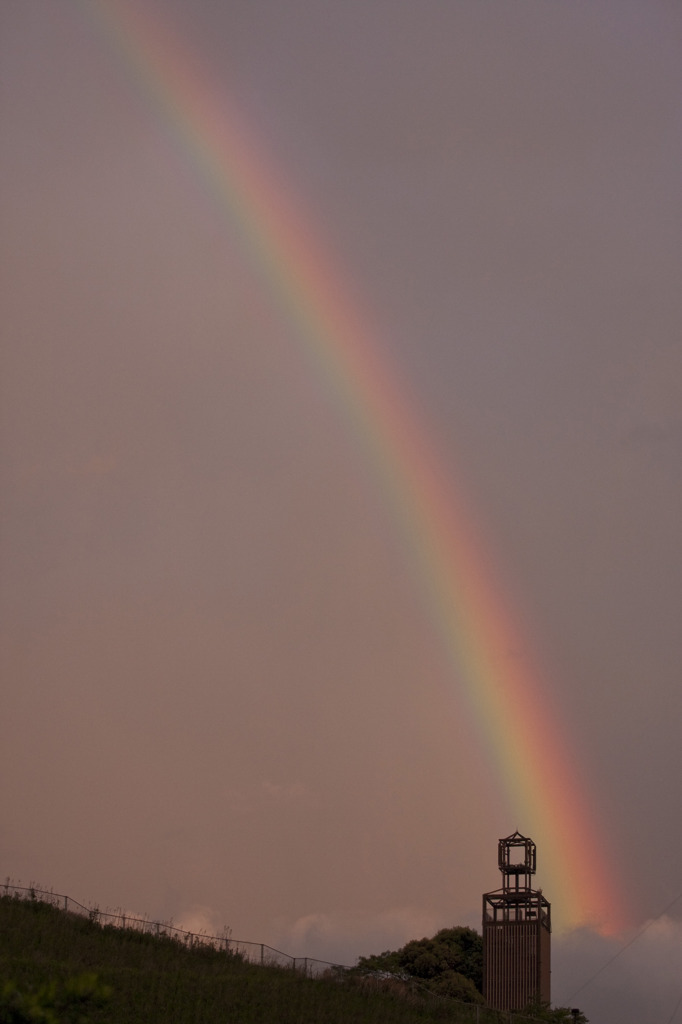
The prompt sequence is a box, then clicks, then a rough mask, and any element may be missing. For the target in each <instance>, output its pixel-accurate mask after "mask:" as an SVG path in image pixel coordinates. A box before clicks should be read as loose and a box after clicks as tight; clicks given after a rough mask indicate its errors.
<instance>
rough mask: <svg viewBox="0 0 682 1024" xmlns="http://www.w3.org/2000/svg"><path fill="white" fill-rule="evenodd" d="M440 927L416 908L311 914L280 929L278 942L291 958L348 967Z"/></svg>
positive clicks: (425, 912) (426, 913) (435, 920)
mask: <svg viewBox="0 0 682 1024" xmlns="http://www.w3.org/2000/svg"><path fill="white" fill-rule="evenodd" d="M441 926H442V925H441V924H440V923H439V922H438V920H437V918H436V916H435V915H434V914H432V913H429V912H428V911H424V910H422V909H419V908H416V907H395V908H393V909H390V910H387V911H384V912H382V913H377V914H371V913H367V914H363V913H357V912H355V913H354V912H348V913H337V914H328V913H321V912H318V913H311V914H306V915H305V916H303V917H299V918H298V919H297V920H296V921H294V922H293V924H290V925H284V924H281V925H280V929H279V937H278V940H277V941H278V942H280V943H281V944H282V946H281V948H282V949H283V950H284V951H285V952H287V953H290V954H291V955H292V956H310V957H315V958H316V959H318V960H329V961H331V962H333V963H343V964H347V965H352V964H354V963H355V961H356V960H357V958H358V957H359V956H368V955H369V954H371V953H381V952H383V951H384V950H386V949H398V948H400V946H403V945H404V944H405V943H406V942H408V941H409V940H410V939H414V938H421V937H422V936H424V935H433V934H434V933H435V932H436V931H438V928H439V927H441Z"/></svg>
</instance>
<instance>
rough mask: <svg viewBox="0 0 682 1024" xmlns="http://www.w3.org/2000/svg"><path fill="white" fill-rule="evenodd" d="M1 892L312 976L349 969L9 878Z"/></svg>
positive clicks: (104, 922) (226, 933) (0, 886)
mask: <svg viewBox="0 0 682 1024" xmlns="http://www.w3.org/2000/svg"><path fill="white" fill-rule="evenodd" d="M0 894H2V895H4V896H13V897H15V898H17V899H24V900H36V901H40V902H41V903H49V904H51V905H52V906H53V907H57V908H58V909H59V910H65V911H66V912H67V913H69V914H78V915H80V916H81V917H87V918H89V920H90V921H93V922H95V923H97V924H101V925H111V926H112V927H114V928H130V929H132V930H133V931H138V932H143V933H145V934H147V935H156V936H167V937H168V938H172V939H175V940H176V941H178V942H181V943H183V945H185V946H188V947H189V948H194V947H199V946H207V947H210V948H212V949H217V950H222V951H223V952H225V953H228V954H232V955H236V956H240V957H242V958H243V959H244V960H248V961H249V962H250V963H255V964H263V965H266V964H267V965H269V966H271V967H289V968H291V969H293V970H295V971H300V972H301V973H303V974H306V975H307V976H308V977H311V978H316V977H320V976H321V975H326V974H333V973H334V972H338V971H347V970H349V969H350V968H349V967H347V966H346V965H345V964H335V963H331V962H330V961H327V960H316V959H315V958H314V957H309V956H290V955H289V954H288V953H283V952H282V951H281V949H274V948H273V947H272V946H267V945H266V944H265V943H264V942H244V941H243V940H241V939H233V938H232V936H231V935H230V934H229V933H228V932H227V931H226V932H225V933H224V934H223V935H208V934H207V933H206V932H203V931H201V932H191V931H187V930H186V929H185V928H178V927H176V926H175V925H174V924H172V923H169V922H163V921H150V920H149V918H148V917H138V916H137V915H136V914H128V913H125V912H123V911H120V910H119V911H117V910H100V909H99V907H97V906H93V907H86V906H84V905H83V904H82V903H79V902H78V900H75V899H73V897H72V896H64V895H62V894H61V893H58V892H52V891H47V890H46V889H37V888H36V887H35V886H24V885H14V884H13V883H11V882H10V881H9V879H8V880H7V881H6V882H5V883H4V884H3V885H0Z"/></svg>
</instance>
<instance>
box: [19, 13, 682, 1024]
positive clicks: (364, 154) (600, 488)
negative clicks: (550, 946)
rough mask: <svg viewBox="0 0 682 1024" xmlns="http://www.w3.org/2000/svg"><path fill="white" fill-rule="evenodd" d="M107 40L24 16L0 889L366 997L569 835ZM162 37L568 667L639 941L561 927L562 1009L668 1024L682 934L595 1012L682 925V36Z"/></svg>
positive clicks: (215, 28)
mask: <svg viewBox="0 0 682 1024" xmlns="http://www.w3.org/2000/svg"><path fill="white" fill-rule="evenodd" d="M92 6H93V7H95V8H96V7H97V4H95V3H94V0H93V4H92ZM88 7H89V2H88V0H83V2H80V3H79V2H76V0H2V3H1V4H0V76H1V81H0V102H1V104H2V112H1V113H2V145H1V146H0V175H1V179H0V189H1V202H2V224H1V241H0V255H1V259H2V269H1V272H0V288H1V289H2V293H1V301H2V322H3V351H2V378H1V384H0V387H1V395H0V397H1V409H0V416H1V420H0V427H1V434H0V449H1V453H0V454H1V463H0V487H1V490H2V512H1V516H2V519H1V533H0V630H1V645H2V646H1V651H2V676H3V703H2V715H1V717H0V730H1V733H0V736H1V749H2V759H3V765H2V767H3V770H2V773H1V775H0V780H1V782H0V785H1V786H2V813H1V815H0V863H1V865H2V874H3V876H4V875H9V876H11V877H13V878H15V879H22V880H23V881H24V882H28V881H36V882H39V883H43V884H45V885H48V886H53V887H54V888H55V889H56V890H57V891H60V892H65V893H68V894H69V895H72V896H73V897H74V898H76V899H78V900H81V901H83V902H88V901H93V902H97V903H99V905H100V906H107V905H108V906H112V907H113V906H123V907H126V908H128V909H131V910H139V911H141V912H146V913H148V914H149V915H150V916H152V917H160V918H164V919H168V918H170V917H173V918H174V919H175V920H176V921H190V920H191V921H194V922H196V921H198V920H202V921H204V922H206V924H207V927H211V928H212V927H216V928H218V927H220V926H222V925H223V924H227V925H228V926H229V927H231V928H232V933H233V935H234V937H236V938H241V939H246V940H255V941H259V942H260V941H262V942H266V943H269V944H271V945H274V946H277V947H279V948H281V949H284V950H285V951H288V952H291V953H295V954H307V955H310V956H318V957H321V958H332V959H339V960H342V961H344V962H352V961H353V960H354V959H355V958H356V957H357V956H358V955H361V954H366V953H369V952H376V951H379V950H381V949H385V948H387V947H389V946H396V945H399V944H402V943H403V942H405V941H407V940H408V939H410V938H414V937H420V936H422V935H424V934H429V933H432V932H433V931H435V930H436V929H437V928H438V927H444V926H447V925H452V924H470V925H472V926H474V927H480V920H479V919H480V896H481V893H482V892H483V891H486V890H490V889H493V888H495V887H496V886H497V885H498V874H497V849H496V843H497V839H498V838H499V837H500V836H503V835H506V834H508V833H510V832H512V831H514V829H516V828H518V829H520V830H521V831H522V832H523V831H532V821H531V822H522V821H517V820H513V819H512V818H511V810H510V807H509V804H508V801H507V798H506V795H505V792H506V791H505V787H504V785H503V780H502V779H501V778H500V776H499V772H498V769H497V766H496V759H495V757H494V756H493V752H491V750H490V747H489V746H488V745H486V741H485V740H486V738H485V736H484V735H482V734H481V730H480V729H477V728H476V727H475V725H474V723H472V721H471V720H470V719H469V717H468V713H467V711H466V705H465V702H464V701H463V700H462V699H461V697H460V696H459V695H458V683H457V680H456V679H455V678H453V669H452V665H451V663H450V661H449V659H448V657H447V655H446V652H445V651H444V650H443V645H442V639H441V636H440V634H439V632H438V629H437V628H436V625H435V624H434V622H433V621H432V618H431V616H430V614H429V610H428V606H427V603H426V602H425V600H424V595H423V594H422V593H421V592H420V588H419V582H418V580H417V579H416V577H415V574H414V571H413V565H412V560H411V558H410V557H409V555H408V554H407V553H406V551H405V550H404V545H403V544H402V542H401V539H400V537H399V536H398V535H397V533H396V530H395V525H394V515H393V511H394V510H392V509H391V508H389V507H388V504H387V501H386V495H385V493H384V491H383V489H382V487H381V486H379V484H378V482H377V480H376V474H375V470H374V469H373V467H372V465H371V463H370V462H369V461H368V459H367V455H366V452H365V451H364V450H363V447H362V445H361V444H360V443H359V442H358V438H357V436H356V435H355V434H354V432H353V430H352V429H350V427H349V423H348V421H347V418H345V417H344V415H343V410H340V408H339V403H338V400H337V398H336V396H335V395H334V394H333V393H332V392H331V390H330V389H329V388H328V386H327V385H326V384H325V382H324V380H322V379H321V377H320V375H319V373H318V372H316V370H315V368H314V366H313V365H312V364H311V362H310V360H309V359H308V358H307V357H306V355H305V351H304V346H302V344H301V341H300V338H298V337H297V325H296V323H295V322H294V321H293V320H292V319H291V317H287V316H286V315H285V312H284V311H283V310H281V309H280V308H279V307H278V304H277V301H276V298H275V297H274V296H273V295H272V293H271V290H270V289H269V287H268V282H267V280H266V279H265V278H264V277H263V275H262V274H259V269H258V267H257V266H256V265H255V264H254V261H253V259H252V258H250V257H249V256H248V255H247V253H246V247H245V245H244V239H243V237H242V236H241V235H240V231H239V230H238V228H237V226H236V224H235V223H234V222H232V221H231V220H230V218H229V216H227V215H226V212H225V209H224V208H223V207H221V204H220V203H219V201H218V200H217V198H216V196H215V194H214V193H213V192H212V191H211V189H210V188H208V187H207V184H206V180H205V179H204V178H202V174H201V171H200V169H199V168H198V167H197V166H196V164H195V163H194V162H193V160H192V158H191V153H189V152H188V149H187V146H185V145H183V143H182V140H180V139H179V138H178V137H177V135H176V134H174V132H173V131H172V130H171V126H170V125H169V123H168V122H167V121H166V122H164V118H163V116H161V115H160V113H159V110H158V108H155V106H154V104H153V103H152V102H150V99H149V95H148V92H147V90H146V89H145V87H144V84H143V83H142V82H141V81H140V80H139V79H136V78H135V76H134V75H133V73H132V71H131V69H130V65H129V64H127V63H126V60H125V57H124V53H123V47H122V46H121V45H119V44H117V43H116V42H115V40H114V39H113V37H112V35H111V33H107V31H106V30H103V28H102V26H101V24H100V23H98V21H97V19H96V18H93V17H90V16H89V13H88ZM104 7H108V8H111V9H112V10H113V9H115V8H116V7H117V3H113V2H112V3H105V4H104ZM131 9H132V10H133V11H134V12H137V13H138V14H139V13H140V12H151V13H152V16H153V19H154V20H153V24H157V25H159V26H161V25H165V26H171V27H172V29H173V31H174V32H177V33H178V36H179V38H181V39H182V41H183V46H186V47H187V52H188V53H189V52H191V53H192V54H193V55H194V56H195V58H196V60H197V61H198V66H200V67H201V69H202V74H205V83H209V84H210V90H211V91H212V93H213V95H215V97H216V102H217V103H218V104H219V103H220V99H221V97H223V98H225V100H226V102H227V101H228V100H229V103H231V104H232V105H233V106H234V107H235V108H236V109H237V110H238V111H239V113H240V116H241V117H242V118H243V121H244V123H245V124H247V125H248V126H249V131H250V132H251V133H252V134H253V137H254V138H255V139H257V140H259V146H260V152H261V153H262V154H264V157H263V159H264V160H266V161H267V164H268V168H269V171H270V173H271V174H272V175H273V177H274V180H276V181H277V182H279V183H281V187H282V189H283V190H284V191H285V192H286V193H287V194H290V195H291V196H295V197H296V201H297V202H298V203H299V204H301V208H302V209H304V210H305V213H306V217H307V222H308V223H309V224H310V225H312V226H313V229H314V231H315V235H316V239H317V240H318V242H319V244H320V246H321V247H322V248H323V249H325V250H326V251H328V252H329V253H330V254H331V256H332V257H333V259H334V261H335V264H336V266H337V267H339V268H340V271H339V272H340V273H341V274H342V276H343V281H344V286H345V287H346V288H347V289H348V292H349V294H352V295H353V296H355V298H356V299H357V302H358V304H359V305H360V306H362V308H363V309H365V310H367V311H368V315H369V316H370V317H371V321H372V323H374V324H376V325H377V335H378V336H380V337H381V343H382V345H383V346H384V349H383V350H384V358H385V359H386V365H387V366H390V367H392V368H393V370H394V371H395V372H396V373H397V374H398V375H399V376H400V377H401V378H402V379H403V380H404V381H405V382H406V385H407V386H408V388H409V392H410V395H411V399H412V402H413V406H414V409H415V410H416V413H417V415H418V419H419V422H420V424H421V425H422V427H423V429H424V431H425V432H426V434H427V435H428V436H430V437H432V438H433V439H434V445H435V446H437V448H438V451H439V453H440V457H441V458H442V459H443V464H444V467H445V471H446V472H448V473H450V474H451V477H452V483H453V486H454V487H456V489H457V490H459V491H461V492H462V493H463V494H464V495H465V496H466V500H467V503H468V505H469V507H470V508H471V509H472V510H474V514H475V516H476V519H477V521H478V522H480V524H481V526H482V530H483V536H484V537H485V538H486V543H487V551H488V556H489V559H490V560H491V562H492V563H493V564H494V566H495V572H496V577H497V578H499V579H500V580H504V583H505V588H506V590H505V593H506V595H507V598H508V600H509V601H510V602H511V604H512V605H513V607H514V608H515V609H517V610H518V612H519V616H520V617H521V618H522V620H523V621H524V623H525V624H526V629H527V633H528V636H527V642H528V643H529V645H531V646H532V648H533V652H534V654H536V655H537V656H538V657H539V658H540V659H541V661H542V664H543V665H544V667H545V670H546V671H545V680H544V685H545V686H546V688H547V699H548V701H549V702H550V703H551V705H552V707H554V708H555V709H556V712H557V715H558V720H559V726H560V731H561V733H562V734H563V736H564V737H565V738H566V740H567V742H568V743H569V744H570V746H571V749H572V750H573V751H574V752H575V754H576V758H577V760H578V761H579V762H580V765H581V767H582V772H583V777H584V778H585V779H587V780H588V788H589V797H590V800H591V801H592V804H593V808H594V810H595V813H596V815H597V819H598V822H599V828H600V829H601V830H602V831H601V834H600V838H603V843H604V846H605V848H608V851H609V856H610V858H611V861H610V863H611V864H612V866H613V870H614V872H615V873H617V874H618V876H619V878H620V879H621V881H622V885H623V887H624V889H625V891H626V892H627V902H628V913H629V922H630V930H628V931H627V932H625V933H623V935H621V936H612V937H609V938H606V937H604V936H599V935H597V934H595V933H592V932H590V931H580V932H573V933H571V932H570V931H569V932H567V931H566V929H565V927H564V928H562V922H561V920H559V921H557V922H556V925H557V932H556V935H555V943H554V976H553V977H554V983H553V998H554V1000H555V1001H559V1002H562V1001H567V1000H569V999H571V1000H572V1005H579V1006H581V1007H583V1008H584V1009H585V1010H586V1012H587V1013H588V1016H591V1017H592V1019H593V1021H595V1022H597V1024H599V1022H601V1024H616V1022H618V1024H648V1022H651V1024H654V1022H659V1021H664V1022H666V1021H668V1020H669V1019H670V1017H671V1014H673V1011H674V1009H675V1006H676V1003H677V1000H678V999H679V997H680V996H681V995H682V981H681V980H680V978H681V977H682V972H681V971H680V967H681V964H680V952H679V951H680V949H681V948H682V943H681V939H682V934H681V932H682V900H680V902H678V903H677V904H674V905H672V906H671V907H670V909H669V912H668V914H666V915H665V916H664V917H662V918H661V919H660V920H658V921H657V922H656V923H655V924H653V925H652V926H651V927H650V928H648V930H647V931H646V932H645V933H644V934H643V935H642V936H641V938H640V939H638V940H636V941H635V942H634V943H633V944H632V946H631V947H630V948H629V949H628V950H627V951H626V952H624V953H623V954H622V956H620V957H619V958H618V959H617V960H616V961H614V963H613V965H612V966H610V967H607V968H606V969H604V970H603V971H602V972H601V973H600V974H599V976H598V977H597V978H595V980H594V981H592V982H591V983H590V984H588V985H587V987H585V988H584V989H583V990H582V991H580V993H579V994H577V995H575V999H572V997H573V994H574V993H575V992H576V990H578V989H580V988H581V986H582V985H584V983H585V982H587V981H588V980H589V979H590V978H591V977H592V976H593V975H594V974H595V973H596V972H597V971H598V970H599V969H600V967H601V966H602V965H603V964H605V963H606V962H607V961H608V960H609V958H610V957H612V956H613V955H614V953H615V952H616V951H617V949H618V948H619V943H621V944H622V943H624V942H627V941H629V940H630V939H631V938H632V936H633V935H635V934H636V932H637V930H638V929H641V928H642V927H644V925H645V924H646V923H647V922H648V921H651V920H652V919H654V918H656V917H657V916H658V915H659V914H660V913H661V912H662V911H663V910H664V908H665V907H667V906H669V905H670V904H671V901H673V900H674V898H675V897H676V896H677V895H678V894H680V893H682V862H681V861H680V856H679V851H680V849H681V848H682V819H681V818H680V811H679V809H680V806H681V798H682V743H680V721H681V717H682V686H681V685H680V681H681V680H680V669H681V666H682V636H681V630H680V609H681V607H682V554H681V552H682V545H681V544H680V539H681V536H680V535H681V525H680V524H681V523H682V343H681V341H680V334H679V324H680V312H682V289H681V288H680V270H681V259H680V256H681V238H682V235H681V232H680V228H681V224H680V180H681V171H682V159H681V155H682V154H681V151H680V147H681V139H682V133H681V128H682V124H681V121H682V118H681V97H682V90H681V86H682V59H681V58H682V8H680V6H679V4H678V3H677V2H676V0H669V2H668V0H637V2H634V0H589V2H588V0H419V2H416V0H369V2H368V0H344V2H339V3H330V2H323V0H163V2H160V0H131ZM207 87H208V85H207ZM542 866H543V860H542V848H541V847H540V848H539V850H538V876H537V881H538V884H539V885H542V884H543V879H542ZM545 895H546V896H547V897H548V898H549V899H550V901H551V900H552V892H551V891H549V887H548V886H547V887H546V888H545ZM678 1018H680V1019H682V1011H681V1013H680V1014H678ZM678 1018H676V1019H678Z"/></svg>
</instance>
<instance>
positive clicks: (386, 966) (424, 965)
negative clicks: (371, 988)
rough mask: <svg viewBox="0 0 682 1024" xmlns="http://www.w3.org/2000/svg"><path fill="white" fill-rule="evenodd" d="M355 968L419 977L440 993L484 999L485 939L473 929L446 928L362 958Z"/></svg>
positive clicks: (468, 1001)
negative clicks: (400, 946)
mask: <svg viewBox="0 0 682 1024" xmlns="http://www.w3.org/2000/svg"><path fill="white" fill-rule="evenodd" d="M355 970H356V971H361V972H367V971H378V972H385V973H389V974H394V975H398V976H399V977H408V978H416V979H419V981H421V982H422V984H423V985H424V987H425V988H428V989H429V990H431V991H432V992H437V993H438V994H439V995H447V996H452V997H454V998H455V999H461V1000H463V1001H464V1002H467V1003H482V1002H483V996H482V995H481V992H482V991H483V940H482V938H481V936H480V935H479V934H478V932H475V931H474V930H473V929H472V928H443V929H442V930H441V931H439V932H438V933H437V934H436V935H434V936H433V938H432V939H413V940H412V941H411V942H408V943H407V944H406V945H405V946H403V947H402V948H401V949H396V950H393V951H391V950H387V951H386V952H385V953H379V954H378V955H376V956H364V957H361V958H360V960H359V961H358V966H357V968H355Z"/></svg>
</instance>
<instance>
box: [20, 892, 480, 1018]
mask: <svg viewBox="0 0 682 1024" xmlns="http://www.w3.org/2000/svg"><path fill="white" fill-rule="evenodd" d="M90 971H94V972H96V973H97V975H98V977H99V979H100V981H102V982H103V983H105V984H107V985H110V986H111V987H112V988H113V990H114V994H113V997H112V999H111V1001H110V1003H109V1004H108V1005H107V1006H106V1007H104V1008H103V1009H96V1010H94V1011H93V1012H92V1018H91V1019H92V1020H93V1021H101V1022H102V1024H104V1022H107V1024H108V1022H112V1024H114V1022H115V1024H138V1022H139V1024H157V1022H158V1024H161V1022H163V1024H176V1022H177V1024H213V1022H215V1024H218V1022H220V1024H228V1022H229V1024H266V1022H267V1024H271V1022H273V1024H274V1022H277V1024H365V1022H366V1024H370V1022H371V1024H408V1022H409V1024H432V1022H434V1024H435V1022H452V1024H465V1022H466V1024H469V1022H472V1021H475V1019H476V1017H475V1008H474V1007H473V1006H472V1007H471V1008H468V1007H464V1006H460V1005H458V1004H456V1003H452V1002H450V1001H445V1000H443V1001H441V1000H436V999H432V998H429V999H426V1000H423V999H421V998H405V997H404V996H397V995H394V994H392V993H389V992H380V991H373V990H368V989H363V988H362V987H361V986H360V984H359V983H358V981H357V980H356V979H351V978H347V979H345V980H341V981H334V980H329V979H310V978H305V977H303V976H301V975H300V974H298V973H295V972H293V971H290V970H285V969H282V968H276V967H261V966H258V965H253V964H248V963H245V962H243V961H242V960H240V959H239V958H236V957H230V956H226V955H225V953H221V952H217V951H215V950H212V949H209V948H203V949H202V948H197V949H187V948H185V947H184V946H182V945H181V944H180V943H178V942H176V941H174V940H172V939H167V938H164V937H160V938H157V937H153V936H149V935H143V934H141V933H139V932H135V931H128V930H122V929H116V928H111V927H101V926H100V925H97V924H94V923H92V922H91V921H89V920H88V919H87V918H82V917H77V916H75V915H73V914H67V913H65V912H64V911H62V910H58V909H56V908H54V907H52V906H49V905H48V904H45V903H40V902H30V901H24V900H17V899H12V898H11V897H10V898H7V897H3V898H0V982H2V981H4V980H6V979H10V978H11V979H13V980H14V981H16V982H17V984H18V985H19V987H20V988H21V989H28V988H31V987H37V986H39V985H42V984H43V983H45V982H48V981H51V980H65V979H67V978H70V977H73V976H74V975H78V974H82V973H83V972H90ZM496 1016H497V1015H493V1014H492V1013H491V1014H490V1017H489V1018H488V1014H487V1013H485V1012H481V1014H480V1020H481V1024H488V1021H487V1019H489V1021H490V1022H491V1024H492V1021H493V1020H494V1018H495V1017H496Z"/></svg>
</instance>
